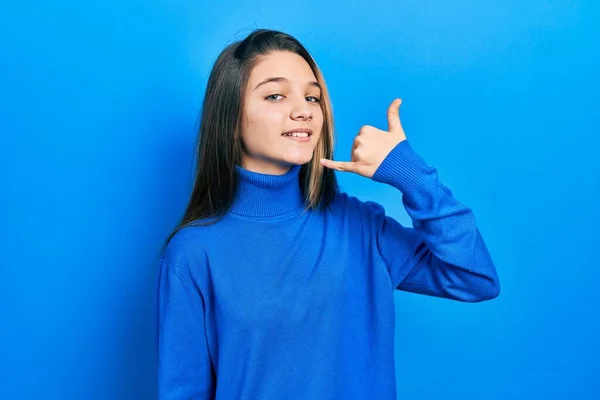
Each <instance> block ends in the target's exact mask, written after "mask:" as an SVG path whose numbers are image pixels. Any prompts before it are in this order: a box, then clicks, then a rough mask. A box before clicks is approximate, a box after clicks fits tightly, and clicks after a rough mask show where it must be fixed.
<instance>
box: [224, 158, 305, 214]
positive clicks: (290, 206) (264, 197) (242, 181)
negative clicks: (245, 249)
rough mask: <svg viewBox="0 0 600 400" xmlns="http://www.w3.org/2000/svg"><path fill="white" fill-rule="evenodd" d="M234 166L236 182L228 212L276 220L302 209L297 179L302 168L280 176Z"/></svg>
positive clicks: (293, 169)
mask: <svg viewBox="0 0 600 400" xmlns="http://www.w3.org/2000/svg"><path fill="white" fill-rule="evenodd" d="M235 167H236V171H237V174H238V177H239V179H238V189H237V192H236V195H235V199H234V202H233V205H232V208H231V212H233V213H235V214H241V215H245V216H249V217H275V216H279V215H282V214H286V213H288V212H292V211H295V210H299V209H301V208H303V206H304V197H303V196H302V191H301V190H300V182H299V180H298V178H299V173H300V168H301V165H297V164H294V165H292V166H291V168H290V170H289V171H288V172H286V173H285V174H283V175H269V174H262V173H258V172H253V171H250V170H247V169H245V168H243V167H240V166H239V165H236V166H235Z"/></svg>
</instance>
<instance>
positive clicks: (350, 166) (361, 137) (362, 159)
mask: <svg viewBox="0 0 600 400" xmlns="http://www.w3.org/2000/svg"><path fill="white" fill-rule="evenodd" d="M400 104H402V99H395V100H394V101H393V102H392V104H390V107H389V108H388V113H387V114H388V131H383V130H381V129H377V128H375V127H373V126H369V125H364V126H362V127H361V128H360V130H359V131H358V135H357V136H356V137H355V138H354V144H353V145H352V152H351V153H352V154H351V157H352V158H351V160H352V161H333V160H328V159H326V158H322V159H321V160H320V161H321V164H323V165H324V166H325V167H327V168H332V169H335V170H338V171H343V172H354V173H356V174H359V175H362V176H364V177H367V178H371V177H373V174H375V171H377V168H379V166H380V165H381V163H382V162H383V160H384V159H385V157H386V156H387V155H388V154H389V153H390V152H391V151H392V150H393V149H394V147H396V145H397V144H398V143H400V142H402V141H403V140H406V135H405V134H404V129H402V124H401V123H400Z"/></svg>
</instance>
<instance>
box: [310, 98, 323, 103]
mask: <svg viewBox="0 0 600 400" xmlns="http://www.w3.org/2000/svg"><path fill="white" fill-rule="evenodd" d="M307 99H314V100H309V101H310V102H311V103H319V102H321V99H319V98H318V97H315V96H308V97H307Z"/></svg>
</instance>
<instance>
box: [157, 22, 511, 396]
mask: <svg viewBox="0 0 600 400" xmlns="http://www.w3.org/2000/svg"><path fill="white" fill-rule="evenodd" d="M400 102H401V101H400V100H399V99H396V100H395V101H393V102H392V104H391V105H390V107H389V110H388V121H389V127H388V128H389V129H388V130H387V131H383V130H379V129H377V128H374V127H371V126H364V127H362V128H361V130H360V132H359V133H358V135H357V136H356V138H355V140H354V146H353V148H352V156H351V161H347V162H336V161H332V160H333V140H334V136H333V132H334V130H333V116H332V111H331V104H330V99H329V95H328V92H327V86H326V85H325V81H324V79H323V76H322V74H321V72H320V70H319V68H318V67H317V65H316V63H315V61H314V60H313V59H312V58H311V56H310V55H309V53H308V52H307V50H306V49H305V48H304V47H303V46H302V45H301V44H300V43H299V42H298V41H297V40H296V39H295V38H293V37H291V36H289V35H287V34H284V33H282V32H278V31H272V30H262V29H261V30H256V31H254V32H252V33H251V34H250V35H249V36H248V37H247V38H245V39H244V40H242V41H240V42H236V43H233V44H231V45H230V46H228V47H227V48H225V50H224V51H223V52H222V53H221V54H220V55H219V57H218V59H217V60H216V62H215V64H214V67H213V69H212V72H211V74H210V78H209V80H208V85H207V89H206V95H205V98H204V104H203V109H202V119H201V124H200V131H199V147H198V153H197V157H198V158H197V160H198V164H197V175H196V180H195V184H194V188H193V191H192V195H191V199H190V201H189V204H188V206H187V209H186V211H185V214H184V217H183V220H182V221H181V223H180V225H179V226H178V228H177V229H176V230H175V232H174V233H173V234H172V235H171V236H170V237H169V238H168V240H167V244H166V247H165V249H164V251H163V253H162V256H161V268H160V276H159V287H158V298H159V320H158V367H159V370H158V388H159V398H160V399H217V400H229V399H231V400H233V399H235V400H240V399H252V400H262V399H277V400H281V399H311V400H317V399H318V400H323V399H368V400H374V399H376V400H381V399H384V400H385V399H395V398H396V384H395V368H394V317H395V314H394V299H393V290H394V289H399V290H405V291H410V292H414V293H422V294H425V295H430V296H438V297H444V298H448V299H454V300H459V301H465V302H478V301H483V300H488V299H492V298H494V297H496V296H498V293H499V283H498V277H497V273H496V269H495V267H494V264H493V262H492V259H491V258H490V254H489V253H488V250H487V249H486V245H485V244H484V240H483V238H482V236H481V234H480V232H479V230H478V228H477V227H476V224H475V218H474V216H473V213H472V212H471V210H470V209H469V208H467V207H465V206H464V205H462V204H461V203H459V202H458V201H457V200H456V199H455V198H454V197H453V195H452V192H451V191H450V190H449V189H448V188H447V187H446V186H444V185H443V184H442V183H441V182H440V181H439V180H438V176H437V172H436V170H435V169H434V168H432V167H430V166H428V165H427V164H426V163H425V161H424V160H423V159H422V158H421V157H420V156H419V155H417V154H416V153H415V151H413V149H412V148H411V146H410V144H409V142H408V141H407V139H406V136H405V134H404V131H403V129H402V126H401V123H400V117H399V112H398V109H399V106H400ZM334 170H338V171H350V172H354V173H356V174H359V175H362V176H364V177H366V178H369V179H372V180H374V181H377V182H382V183H386V184H389V185H392V186H393V187H395V188H397V189H398V191H399V193H398V194H399V199H400V198H402V204H403V205H404V207H405V209H406V211H407V213H408V215H409V216H410V217H411V219H412V222H413V228H409V227H405V226H402V225H401V224H400V223H398V222H397V221H396V220H394V219H392V218H391V217H389V216H386V215H385V211H384V209H383V207H382V206H381V205H379V204H378V203H376V202H371V201H366V202H363V201H361V200H359V199H357V198H356V197H353V196H350V195H348V194H347V193H344V192H342V191H341V190H339V188H338V186H337V183H336V179H335V176H334ZM400 194H402V196H400Z"/></svg>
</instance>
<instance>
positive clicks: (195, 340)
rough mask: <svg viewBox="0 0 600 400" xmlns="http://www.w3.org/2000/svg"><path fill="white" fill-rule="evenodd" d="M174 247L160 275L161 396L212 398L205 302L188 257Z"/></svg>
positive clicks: (212, 381)
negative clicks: (178, 252)
mask: <svg viewBox="0 0 600 400" xmlns="http://www.w3.org/2000/svg"><path fill="white" fill-rule="evenodd" d="M175 247H176V246H171V248H170V249H169V251H168V252H167V255H166V256H163V257H162V258H161V263H160V271H159V278H158V335H157V339H158V340H157V345H158V398H159V399H160V400H167V399H169V400H170V399H173V400H175V399H212V398H213V396H214V386H215V382H214V378H213V372H212V367H211V362H210V357H209V351H208V345H207V340H206V332H205V323H204V312H205V309H204V302H203V299H202V296H201V294H200V293H199V291H198V289H197V287H196V285H194V284H193V282H191V281H190V282H186V280H190V276H189V274H185V273H180V272H178V271H185V270H186V269H188V268H189V266H188V265H186V264H185V261H182V259H185V257H178V256H175V257H173V254H174V253H175V252H177V251H178V249H176V248H175Z"/></svg>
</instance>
